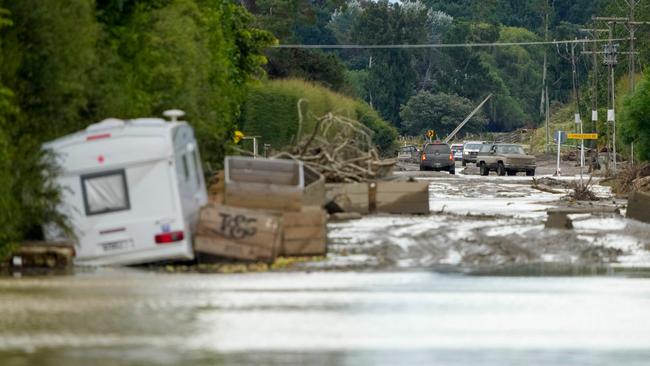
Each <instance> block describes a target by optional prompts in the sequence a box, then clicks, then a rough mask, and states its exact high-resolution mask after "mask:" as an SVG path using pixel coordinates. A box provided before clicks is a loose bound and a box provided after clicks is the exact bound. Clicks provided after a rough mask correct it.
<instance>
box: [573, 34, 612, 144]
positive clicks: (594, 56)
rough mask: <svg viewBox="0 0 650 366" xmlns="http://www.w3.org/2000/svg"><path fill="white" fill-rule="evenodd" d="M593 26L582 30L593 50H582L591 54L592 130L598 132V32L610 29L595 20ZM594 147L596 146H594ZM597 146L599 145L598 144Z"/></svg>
mask: <svg viewBox="0 0 650 366" xmlns="http://www.w3.org/2000/svg"><path fill="white" fill-rule="evenodd" d="M592 27H593V28H583V29H581V30H580V31H582V32H586V33H588V34H589V35H590V36H591V38H592V40H593V42H592V43H591V52H582V54H583V55H591V67H592V71H591V75H592V76H591V123H592V126H591V132H595V133H598V53H599V52H598V44H597V43H596V41H597V40H598V33H608V32H609V30H608V29H602V28H601V29H598V28H596V23H595V22H593V24H592ZM592 147H594V146H592ZM595 147H598V146H597V144H596V146H595Z"/></svg>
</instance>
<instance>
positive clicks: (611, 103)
mask: <svg viewBox="0 0 650 366" xmlns="http://www.w3.org/2000/svg"><path fill="white" fill-rule="evenodd" d="M592 20H594V21H601V22H605V24H606V25H607V30H608V32H607V44H606V45H605V46H604V52H603V54H604V58H603V62H604V63H605V65H606V66H607V71H608V72H607V123H608V127H609V124H610V123H611V125H612V138H611V144H612V145H611V149H610V148H609V147H608V148H607V152H608V154H609V155H611V157H612V158H611V159H610V160H611V161H612V163H613V168H614V173H616V112H615V108H616V94H615V90H614V89H615V87H616V85H615V82H616V80H615V78H614V66H616V64H617V63H618V60H617V56H618V46H619V45H618V44H614V43H613V42H614V41H613V39H614V28H615V27H616V23H627V22H628V18H624V17H592ZM608 130H609V128H608ZM608 133H609V131H608ZM608 145H609V144H608ZM610 150H611V152H610Z"/></svg>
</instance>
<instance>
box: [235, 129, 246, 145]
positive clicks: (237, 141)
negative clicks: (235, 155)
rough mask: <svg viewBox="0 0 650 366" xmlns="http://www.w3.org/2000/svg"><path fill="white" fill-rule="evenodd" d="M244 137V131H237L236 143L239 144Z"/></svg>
mask: <svg viewBox="0 0 650 366" xmlns="http://www.w3.org/2000/svg"><path fill="white" fill-rule="evenodd" d="M244 137H245V135H244V133H243V132H241V131H235V133H234V136H233V140H234V141H235V143H236V144H238V143H239V141H241V139H243V138H244Z"/></svg>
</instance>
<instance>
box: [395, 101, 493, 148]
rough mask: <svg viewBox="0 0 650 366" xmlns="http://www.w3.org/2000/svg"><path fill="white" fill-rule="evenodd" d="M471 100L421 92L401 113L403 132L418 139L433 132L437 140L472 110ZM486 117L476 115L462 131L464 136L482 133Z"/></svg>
mask: <svg viewBox="0 0 650 366" xmlns="http://www.w3.org/2000/svg"><path fill="white" fill-rule="evenodd" d="M474 107H475V106H474V105H473V103H472V101H470V100H469V99H467V98H463V97H461V96H458V95H455V94H445V93H437V94H431V93H429V92H427V91H421V92H419V93H418V94H416V95H415V96H413V97H412V98H411V99H409V101H408V103H406V105H404V106H403V107H402V109H401V111H400V115H401V116H402V120H403V121H404V122H403V125H402V132H403V133H404V134H407V135H411V136H418V135H421V134H423V133H424V132H425V131H427V130H430V129H432V130H434V131H436V133H437V134H438V136H440V137H444V136H447V135H448V134H449V133H450V132H452V131H453V130H454V129H455V128H456V127H457V126H458V124H460V123H461V122H462V121H463V120H464V119H465V118H466V117H467V116H468V115H469V114H470V113H471V112H472V110H473V109H474ZM486 124H487V118H486V117H485V114H484V113H483V112H479V113H477V114H476V115H475V116H474V117H472V119H471V120H470V121H469V122H468V123H467V125H465V127H464V128H463V132H464V133H471V132H480V131H483V130H484V129H485V127H486Z"/></svg>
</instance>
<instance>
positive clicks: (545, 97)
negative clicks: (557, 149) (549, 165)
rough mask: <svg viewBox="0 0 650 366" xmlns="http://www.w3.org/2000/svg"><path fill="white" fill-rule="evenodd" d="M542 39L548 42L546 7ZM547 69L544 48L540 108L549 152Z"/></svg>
mask: <svg viewBox="0 0 650 366" xmlns="http://www.w3.org/2000/svg"><path fill="white" fill-rule="evenodd" d="M544 41H546V42H548V8H547V9H546V13H545V14H544ZM547 69H548V49H547V48H544V71H543V72H542V100H541V102H542V103H541V105H540V109H542V110H543V111H544V123H545V125H546V153H549V152H550V148H551V145H550V143H551V142H550V141H551V134H550V130H549V122H550V120H551V116H550V110H549V109H550V108H549V106H550V102H549V96H548V81H547V80H548V74H547Z"/></svg>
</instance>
